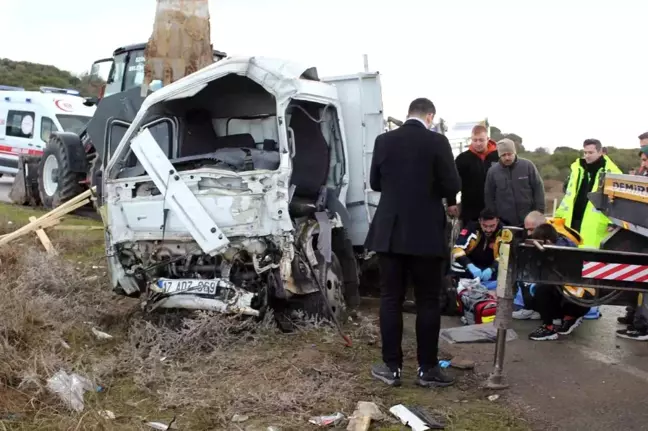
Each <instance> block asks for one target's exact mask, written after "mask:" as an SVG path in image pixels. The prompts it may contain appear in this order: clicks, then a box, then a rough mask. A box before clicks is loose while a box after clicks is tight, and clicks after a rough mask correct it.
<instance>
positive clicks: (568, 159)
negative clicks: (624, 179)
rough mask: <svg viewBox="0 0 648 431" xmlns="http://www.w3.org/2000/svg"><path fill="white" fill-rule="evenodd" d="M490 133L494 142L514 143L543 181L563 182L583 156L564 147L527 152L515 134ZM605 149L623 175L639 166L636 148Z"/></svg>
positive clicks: (580, 151) (496, 131) (581, 152)
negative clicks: (507, 141) (510, 141)
mask: <svg viewBox="0 0 648 431" xmlns="http://www.w3.org/2000/svg"><path fill="white" fill-rule="evenodd" d="M490 131H491V139H493V140H495V141H496V142H497V141H499V140H500V139H503V138H509V139H511V140H512V141H513V142H515V146H516V148H517V152H518V155H519V156H520V157H522V158H525V159H528V160H531V161H532V162H533V163H534V164H535V165H536V167H537V168H538V171H540V175H541V176H542V178H543V179H544V180H558V181H564V180H565V179H566V178H567V176H568V175H569V170H570V166H571V164H572V163H574V160H576V159H577V158H579V157H582V155H583V151H582V148H571V147H565V146H561V147H556V149H555V150H554V151H553V152H551V151H550V150H549V149H548V148H536V149H535V150H533V151H527V150H526V148H524V145H523V144H522V138H521V137H520V136H518V135H516V134H515V133H502V131H501V130H500V129H498V128H497V127H493V126H491V127H490ZM604 145H605V144H604ZM606 149H607V154H608V156H609V157H610V158H611V159H612V160H613V161H614V163H616V164H617V166H619V168H620V169H621V170H622V171H623V172H624V173H628V172H629V171H630V170H631V169H635V168H637V167H638V166H639V163H640V162H639V149H638V148H636V149H635V148H631V149H628V148H616V147H606Z"/></svg>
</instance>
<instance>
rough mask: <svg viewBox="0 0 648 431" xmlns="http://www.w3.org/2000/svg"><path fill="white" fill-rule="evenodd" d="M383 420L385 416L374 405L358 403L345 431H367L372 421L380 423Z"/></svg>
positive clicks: (364, 402) (365, 402)
mask: <svg viewBox="0 0 648 431" xmlns="http://www.w3.org/2000/svg"><path fill="white" fill-rule="evenodd" d="M384 419H385V415H384V414H383V412H381V411H380V408H379V407H378V406H377V405H376V404H375V403H372V402H368V401H358V403H357V404H356V408H355V411H354V412H353V415H351V417H350V418H349V425H347V428H346V429H347V431H367V430H368V429H369V427H370V426H371V421H372V420H374V421H382V420H384Z"/></svg>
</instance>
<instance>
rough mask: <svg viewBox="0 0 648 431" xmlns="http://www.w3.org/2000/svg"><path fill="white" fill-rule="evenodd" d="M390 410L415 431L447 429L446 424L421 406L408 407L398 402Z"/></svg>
mask: <svg viewBox="0 0 648 431" xmlns="http://www.w3.org/2000/svg"><path fill="white" fill-rule="evenodd" d="M389 411H390V412H391V414H393V415H394V416H396V417H397V418H398V419H400V421H401V423H402V424H403V425H405V426H408V427H410V428H411V429H413V430H414V431H427V430H431V429H445V425H443V424H442V423H441V422H440V421H438V420H437V419H436V418H434V417H432V416H431V415H430V414H428V413H427V412H426V411H425V410H423V409H422V408H420V407H411V408H408V407H405V406H404V405H403V404H398V405H395V406H393V407H392V408H390V409H389Z"/></svg>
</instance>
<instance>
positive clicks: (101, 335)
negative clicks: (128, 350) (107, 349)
mask: <svg viewBox="0 0 648 431" xmlns="http://www.w3.org/2000/svg"><path fill="white" fill-rule="evenodd" d="M92 333H93V334H94V335H95V337H97V338H98V339H100V340H110V339H111V338H112V337H113V336H112V335H110V334H108V333H106V332H103V331H100V330H98V329H97V328H92Z"/></svg>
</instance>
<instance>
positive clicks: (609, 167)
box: [555, 139, 622, 248]
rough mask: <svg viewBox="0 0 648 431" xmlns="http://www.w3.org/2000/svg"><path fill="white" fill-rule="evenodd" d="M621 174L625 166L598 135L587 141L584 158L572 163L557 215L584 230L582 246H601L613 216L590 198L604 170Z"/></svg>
mask: <svg viewBox="0 0 648 431" xmlns="http://www.w3.org/2000/svg"><path fill="white" fill-rule="evenodd" d="M608 172H609V173H613V174H621V173H622V172H621V169H619V167H618V166H617V165H616V164H615V163H614V162H613V161H612V159H610V158H609V157H608V156H606V155H604V154H603V145H601V141H599V140H598V139H586V140H585V142H583V158H579V159H577V160H576V161H575V162H574V163H572V165H571V171H570V173H569V178H568V180H567V187H566V188H565V197H564V198H563V200H562V202H561V203H560V206H559V207H558V210H556V214H555V217H557V218H563V219H565V225H566V226H569V227H571V228H572V229H574V230H575V231H576V232H580V234H581V237H582V238H583V243H582V244H581V245H580V247H584V248H599V246H600V245H601V241H602V240H603V239H604V238H605V236H606V235H607V228H608V224H609V222H610V220H609V219H608V218H607V217H606V216H605V215H604V214H603V213H601V212H600V211H598V210H597V209H596V208H594V205H592V203H591V202H590V201H589V199H588V198H587V194H588V193H590V192H592V191H595V190H597V189H598V188H599V185H600V184H601V175H602V174H603V173H608Z"/></svg>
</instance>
